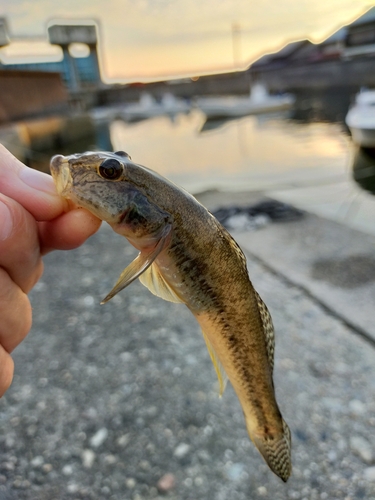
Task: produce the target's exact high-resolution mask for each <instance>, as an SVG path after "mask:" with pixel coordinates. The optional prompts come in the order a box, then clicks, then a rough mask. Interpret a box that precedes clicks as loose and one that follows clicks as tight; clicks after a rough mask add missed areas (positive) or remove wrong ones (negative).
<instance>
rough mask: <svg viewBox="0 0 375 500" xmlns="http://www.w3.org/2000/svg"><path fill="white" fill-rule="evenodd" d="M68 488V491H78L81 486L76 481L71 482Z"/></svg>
mask: <svg viewBox="0 0 375 500" xmlns="http://www.w3.org/2000/svg"><path fill="white" fill-rule="evenodd" d="M66 489H67V490H68V493H77V491H78V490H79V486H78V484H76V483H69V484H68V486H67V488H66Z"/></svg>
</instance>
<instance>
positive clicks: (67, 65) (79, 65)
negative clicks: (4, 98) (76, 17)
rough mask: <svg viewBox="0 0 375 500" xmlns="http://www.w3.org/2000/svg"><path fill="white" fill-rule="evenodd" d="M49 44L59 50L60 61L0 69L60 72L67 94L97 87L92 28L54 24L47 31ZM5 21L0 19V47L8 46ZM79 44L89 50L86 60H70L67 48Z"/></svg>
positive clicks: (0, 67)
mask: <svg viewBox="0 0 375 500" xmlns="http://www.w3.org/2000/svg"><path fill="white" fill-rule="evenodd" d="M48 37H49V42H50V43H51V44H53V45H58V46H60V47H61V49H62V59H61V60H60V61H51V62H38V63H27V62H25V63H16V64H3V63H1V61H0V70H8V69H9V70H23V71H25V70H26V71H44V72H46V71H47V72H57V73H60V75H61V78H62V80H63V82H64V83H65V85H66V87H67V88H68V90H69V91H70V92H71V93H77V92H81V91H84V90H88V89H92V90H94V89H97V88H98V87H100V86H101V83H102V82H101V77H100V69H99V61H98V52H97V44H98V39H97V28H96V26H95V25H58V24H55V25H53V26H50V27H49V28H48ZM11 41H12V39H11V40H10V37H9V34H8V29H7V23H6V19H5V18H0V47H2V46H6V45H8V44H9V43H11ZM75 43H82V44H85V45H87V47H88V48H89V55H88V56H86V57H74V56H72V54H71V53H70V50H69V47H70V46H71V45H72V44H75Z"/></svg>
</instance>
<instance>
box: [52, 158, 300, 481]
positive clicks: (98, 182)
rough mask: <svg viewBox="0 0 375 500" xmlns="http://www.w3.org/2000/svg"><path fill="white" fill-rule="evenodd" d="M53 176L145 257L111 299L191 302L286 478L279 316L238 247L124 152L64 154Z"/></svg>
mask: <svg viewBox="0 0 375 500" xmlns="http://www.w3.org/2000/svg"><path fill="white" fill-rule="evenodd" d="M51 172H52V175H53V178H54V179H55V182H56V186H57V189H58V191H59V193H60V194H61V195H62V196H64V197H66V198H68V199H71V200H72V201H73V202H74V203H75V204H77V205H79V206H83V207H85V208H87V209H88V210H90V211H92V212H93V213H94V214H95V215H97V216H98V217H99V218H101V219H102V220H105V221H107V222H108V223H109V224H110V225H111V226H112V228H113V229H114V230H115V231H116V232H118V233H119V234H122V235H123V236H125V237H126V238H127V239H128V240H129V241H130V243H132V244H133V245H134V246H135V247H136V248H138V250H140V253H139V255H138V257H137V258H136V259H135V260H134V261H133V262H132V263H131V264H130V265H129V266H128V267H127V268H126V269H125V270H124V271H123V273H122V274H121V276H120V278H119V280H118V282H117V283H116V285H115V286H114V288H113V290H112V291H111V292H110V293H109V294H108V296H107V297H106V298H105V299H104V302H105V301H107V300H109V299H110V298H111V297H113V296H114V295H115V294H116V293H118V292H119V291H120V290H122V289H123V288H124V287H125V286H127V285H128V284H130V283H131V282H132V281H133V280H134V279H136V278H138V277H139V278H140V280H141V282H142V283H143V284H144V285H145V286H147V287H148V288H149V289H150V290H151V292H152V293H154V294H156V295H158V296H160V297H162V298H164V299H166V300H171V301H174V302H182V303H184V304H185V305H186V306H187V307H188V308H189V309H190V310H191V312H192V313H193V314H194V316H195V317H196V319H197V321H198V323H199V324H200V326H201V328H202V332H203V336H204V339H205V341H206V344H207V347H208V350H209V353H210V356H211V359H212V361H213V363H214V366H215V369H216V372H217V375H218V378H219V382H220V389H221V392H222V391H223V390H224V387H225V377H226V376H227V377H228V378H229V380H230V382H231V383H232V385H233V388H234V390H235V392H236V394H237V396H238V398H239V401H240V403H241V406H242V409H243V412H244V415H245V421H246V426H247V430H248V433H249V436H250V438H251V439H252V440H253V442H254V444H255V445H256V447H257V448H258V450H259V451H260V453H261V454H262V455H263V457H264V459H265V460H266V462H267V463H268V465H269V467H270V468H271V470H273V472H275V473H276V474H277V475H278V476H279V477H280V478H281V479H282V480H283V481H286V480H287V479H288V477H289V475H290V473H291V438H290V431H289V428H288V426H287V424H286V423H285V421H284V420H283V418H282V416H281V413H280V410H279V408H278V405H277V402H276V398H275V393H274V384H273V379H272V372H273V356H274V332H273V325H272V319H271V316H270V314H269V311H268V309H267V307H266V305H265V304H264V302H263V301H262V299H261V298H260V296H259V295H258V293H257V292H256V291H255V290H254V288H253V286H252V284H251V281H250V279H249V276H248V270H247V265H246V258H245V256H244V254H243V252H242V251H241V249H240V248H239V246H238V245H237V243H236V242H235V241H234V240H233V238H232V237H231V236H230V234H229V233H228V232H227V231H226V230H225V229H224V228H223V227H222V226H221V225H220V224H219V222H218V221H217V220H216V219H215V218H214V217H213V216H212V214H210V213H209V212H208V211H207V210H206V209H205V208H204V207H203V206H202V205H201V204H200V203H198V201H197V200H196V199H195V198H194V197H193V196H191V195H190V194H189V193H187V192H186V191H184V190H183V189H180V188H178V187H177V186H175V185H174V184H172V183H171V182H170V181H168V180H167V179H165V178H163V177H161V176H160V175H159V174H157V173H156V172H153V171H152V170H150V169H148V168H146V167H142V166H140V165H137V164H135V163H133V162H132V161H131V159H130V157H129V156H128V155H127V154H126V153H124V152H118V153H107V152H100V153H98V152H95V153H83V154H77V155H71V156H68V157H63V156H61V155H58V156H56V157H54V158H53V159H52V160H51Z"/></svg>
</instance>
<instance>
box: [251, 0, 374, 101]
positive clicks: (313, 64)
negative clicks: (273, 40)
mask: <svg viewBox="0 0 375 500" xmlns="http://www.w3.org/2000/svg"><path fill="white" fill-rule="evenodd" d="M247 72H248V74H249V75H250V76H251V79H252V80H253V81H254V80H261V81H263V82H265V83H266V84H267V85H268V87H269V88H271V89H273V90H294V91H295V90H298V89H299V88H316V89H324V88H327V87H335V86H339V87H340V86H341V87H343V86H345V87H356V88H358V87H361V86H375V7H374V8H372V9H370V10H369V11H368V12H366V13H365V14H364V15H363V16H361V17H360V18H359V19H357V20H356V21H355V22H353V23H352V24H350V25H348V26H344V27H343V28H341V29H339V30H338V31H336V32H335V33H334V34H333V35H331V36H330V37H329V38H327V39H326V40H325V41H324V42H322V43H320V44H314V43H312V42H311V41H309V40H301V41H297V42H292V43H289V44H288V45H286V46H285V47H283V48H282V49H281V50H280V51H278V52H276V53H273V54H267V55H265V56H263V57H261V58H259V59H258V60H257V61H255V62H254V63H253V64H252V65H251V66H250V67H249V69H248V70H247Z"/></svg>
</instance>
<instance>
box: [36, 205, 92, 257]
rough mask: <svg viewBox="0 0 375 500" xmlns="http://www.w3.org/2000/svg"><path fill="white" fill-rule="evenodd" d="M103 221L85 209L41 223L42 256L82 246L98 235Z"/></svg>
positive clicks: (72, 211)
mask: <svg viewBox="0 0 375 500" xmlns="http://www.w3.org/2000/svg"><path fill="white" fill-rule="evenodd" d="M100 224H101V220H100V219H98V218H97V217H95V216H94V215H92V214H91V213H90V212H88V211H87V210H85V209H79V208H78V209H75V210H71V211H70V212H67V213H65V214H63V215H61V216H60V217H58V218H57V219H55V220H53V221H50V222H40V223H39V224H38V225H39V234H40V246H41V253H42V255H44V254H46V253H47V252H50V251H51V250H55V249H57V250H70V249H72V248H77V247H78V246H80V245H82V243H83V242H84V241H86V240H87V238H89V237H90V236H91V235H93V234H94V233H96V231H97V230H98V229H99V227H100Z"/></svg>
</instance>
